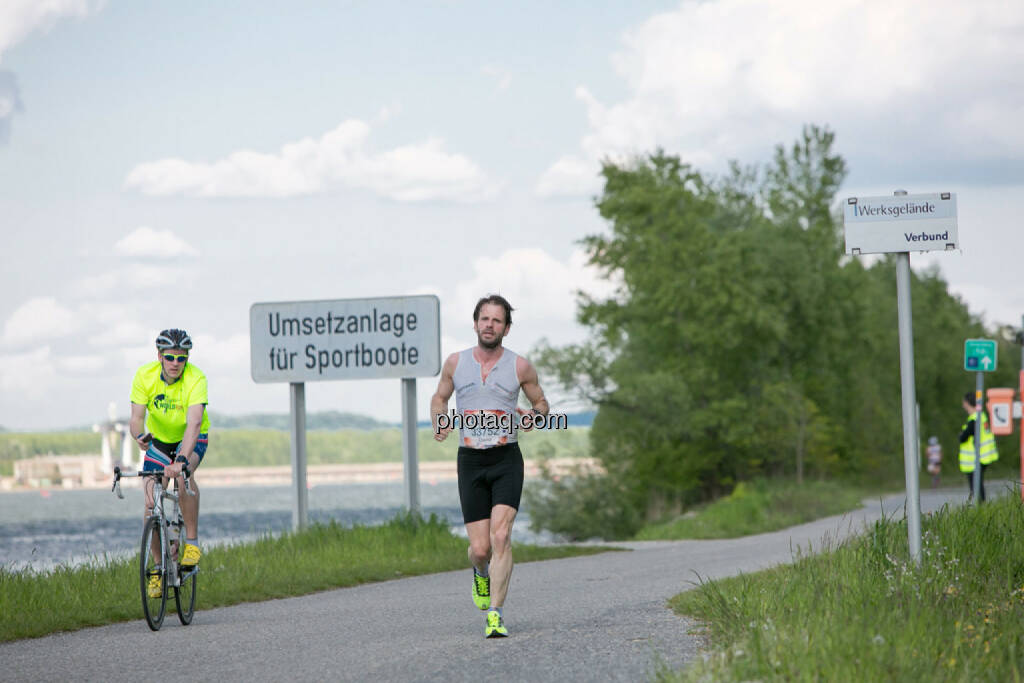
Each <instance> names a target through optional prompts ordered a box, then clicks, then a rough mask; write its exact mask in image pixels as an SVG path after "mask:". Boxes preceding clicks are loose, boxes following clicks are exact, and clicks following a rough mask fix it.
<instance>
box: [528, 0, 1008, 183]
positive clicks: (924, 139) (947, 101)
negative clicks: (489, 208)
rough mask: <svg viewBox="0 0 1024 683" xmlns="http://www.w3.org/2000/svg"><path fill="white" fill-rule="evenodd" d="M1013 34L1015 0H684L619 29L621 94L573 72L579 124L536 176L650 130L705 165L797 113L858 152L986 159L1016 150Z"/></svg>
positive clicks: (629, 150)
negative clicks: (608, 93) (605, 93)
mask: <svg viewBox="0 0 1024 683" xmlns="http://www.w3.org/2000/svg"><path fill="white" fill-rule="evenodd" d="M1021 44H1024V3H1006V2H1000V1H999V0H982V1H980V2H973V3H964V2H959V1H958V0H942V1H937V2H930V3H927V4H921V3H917V2H914V1H913V0H894V1H893V2H887V3H875V2H866V1H863V0H838V1H837V2H830V3H817V2H806V1H796V0H793V1H789V2H772V3H766V2H761V1H760V0H720V1H719V2H713V3H712V2H687V3H684V4H682V5H681V6H680V7H679V8H678V9H677V10H675V11H672V12H666V13H663V14H659V15H656V16H654V17H652V18H651V19H649V20H648V21H646V22H644V23H643V24H641V25H640V26H639V27H637V28H635V29H633V30H630V31H628V32H627V33H626V34H625V36H624V38H623V49H622V50H621V51H620V52H619V53H617V54H616V55H614V56H613V64H614V66H615V68H616V70H617V72H618V73H619V75H620V76H621V77H622V78H623V79H624V80H625V83H626V85H627V87H628V89H629V91H630V95H629V97H628V98H626V99H625V100H623V101H621V102H618V103H614V104H610V105H608V104H603V103H602V102H600V101H598V99H597V98H596V97H594V96H593V95H591V94H590V92H589V91H588V90H587V89H586V88H583V87H580V88H577V91H576V96H577V97H578V98H579V99H580V100H581V101H582V102H583V103H584V105H585V107H586V111H587V117H588V121H589V130H588V132H587V134H586V135H585V136H584V137H583V138H582V140H581V141H580V149H579V152H578V153H576V154H575V155H573V156H572V157H563V158H561V159H560V160H558V161H557V162H555V164H554V165H553V166H552V167H550V168H549V169H548V170H547V171H546V172H545V174H544V176H543V177H542V179H541V181H540V183H539V184H538V186H537V191H538V193H540V194H544V195H552V194H559V193H566V192H571V191H572V190H573V188H574V187H576V186H577V185H576V183H578V186H579V187H580V188H584V189H585V190H586V191H589V188H590V187H591V186H590V185H589V184H587V181H589V180H591V179H592V178H593V176H594V174H596V173H597V171H598V169H599V163H598V162H599V160H600V159H601V158H604V157H611V158H619V157H622V156H630V155H634V154H637V153H646V152H650V151H653V149H654V148H655V147H658V146H661V147H664V148H666V149H668V150H669V151H670V152H672V153H677V154H680V155H681V156H682V157H683V158H684V159H685V160H686V161H689V162H692V163H694V164H696V165H698V166H701V167H703V166H706V165H708V164H713V165H715V166H716V167H718V168H721V167H722V162H723V160H725V159H732V158H737V159H741V160H750V159H751V158H754V159H757V158H764V157H765V156H766V155H767V153H768V152H769V150H770V145H772V144H774V143H776V142H782V141H786V140H790V139H792V138H793V137H795V135H796V133H797V132H798V131H799V128H800V126H801V125H802V124H804V123H808V122H809V123H823V124H828V125H830V127H832V128H833V129H835V130H836V131H837V132H838V133H839V135H840V138H839V141H840V146H841V147H842V146H843V141H844V140H852V141H856V142H855V144H851V145H850V152H851V154H850V156H856V157H858V158H860V159H864V160H866V162H875V163H883V162H884V161H885V160H889V161H890V163H891V160H892V159H894V158H896V159H899V160H901V161H904V159H903V157H904V156H906V154H905V152H903V151H901V150H913V156H911V157H910V158H908V159H906V160H905V161H906V163H908V164H920V168H922V169H923V168H925V167H926V166H928V165H933V164H934V163H935V162H943V161H945V162H946V163H947V164H952V163H953V162H951V161H949V160H950V159H958V161H959V163H962V164H976V165H980V166H986V165H988V166H991V167H997V166H998V164H999V163H1000V161H1001V160H1004V159H1007V158H1018V159H1019V158H1020V156H1021V155H1024V129H1022V128H1021V127H1020V125H1019V121H1020V120H1021V118H1022V116H1024V98H1022V97H1021V96H1020V93H1021V92H1022V88H1024V50H1021V49H1020V45H1021ZM577 191H579V190H577Z"/></svg>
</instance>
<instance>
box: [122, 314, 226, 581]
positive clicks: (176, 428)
mask: <svg viewBox="0 0 1024 683" xmlns="http://www.w3.org/2000/svg"><path fill="white" fill-rule="evenodd" d="M191 350H192V338H191V337H190V336H189V335H188V332H186V331H185V330H178V329H170V330H164V331H163V332H161V333H160V334H159V335H157V338H156V360H155V361H153V362H151V363H146V364H145V365H143V366H142V367H140V368H139V369H138V370H137V371H136V372H135V379H134V380H133V381H132V395H131V401H132V415H131V421H130V423H129V424H130V427H131V433H132V435H133V436H134V437H135V441H136V443H138V444H139V448H141V449H142V450H144V451H146V455H145V458H144V465H143V468H142V469H143V470H145V471H147V472H148V471H155V470H163V471H164V473H165V474H166V475H167V477H168V478H174V477H178V478H179V479H178V483H179V488H180V489H181V490H182V491H184V481H183V479H182V478H181V472H182V470H184V469H186V468H187V469H188V471H189V473H190V478H191V483H192V490H193V491H194V492H195V495H194V496H190V495H188V494H187V493H182V495H181V496H180V499H179V502H180V504H181V516H182V518H183V520H184V522H185V549H184V554H183V555H182V558H181V566H182V567H191V566H194V565H196V564H198V563H199V557H200V555H201V553H200V550H199V486H198V485H197V484H196V479H195V471H196V468H198V467H199V463H201V462H202V461H203V455H205V453H206V445H207V439H208V435H209V432H210V418H209V416H207V414H206V404H207V403H208V399H207V389H206V375H204V374H203V371H202V370H200V369H199V368H197V367H196V366H195V365H192V364H191V363H189V362H188V358H189V353H190V352H191ZM143 425H145V426H143ZM145 486H146V508H145V512H144V514H145V513H148V511H149V510H150V508H152V507H153V480H152V479H148V478H147V479H146V482H145ZM149 596H150V597H151V598H159V597H160V577H159V576H152V577H150V582H149Z"/></svg>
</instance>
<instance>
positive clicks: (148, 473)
mask: <svg viewBox="0 0 1024 683" xmlns="http://www.w3.org/2000/svg"><path fill="white" fill-rule="evenodd" d="M190 474H191V473H190V472H189V469H188V465H187V464H186V465H185V467H183V468H182V470H181V476H182V478H183V479H184V480H185V493H187V494H188V495H190V496H194V495H196V493H195V491H193V490H192V485H191V479H190ZM162 476H164V471H163V470H137V471H135V472H122V471H121V467H120V466H115V467H114V485H113V486H111V487H110V490H111V492H112V493H116V494H117V497H118V498H121V499H122V500H123V499H124V494H122V493H121V477H162Z"/></svg>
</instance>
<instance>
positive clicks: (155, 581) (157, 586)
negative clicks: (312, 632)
mask: <svg viewBox="0 0 1024 683" xmlns="http://www.w3.org/2000/svg"><path fill="white" fill-rule="evenodd" d="M163 588H164V587H163V582H162V581H161V580H160V575H159V574H150V575H149V584H148V585H147V586H146V592H147V593H148V594H149V597H151V598H159V597H160V596H161V595H163Z"/></svg>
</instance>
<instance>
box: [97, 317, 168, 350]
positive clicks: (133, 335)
mask: <svg viewBox="0 0 1024 683" xmlns="http://www.w3.org/2000/svg"><path fill="white" fill-rule="evenodd" d="M148 337H153V338H154V339H155V338H156V335H155V334H151V333H150V331H149V329H148V328H146V327H145V326H143V325H140V324H139V323H136V322H131V321H126V320H121V321H118V322H115V323H113V324H112V325H105V326H103V327H102V329H101V330H100V331H99V332H98V333H96V334H94V335H92V336H90V337H89V343H90V344H92V345H93V346H99V347H110V346H113V347H123V346H131V345H132V344H137V343H138V342H139V340H140V339H146V338H148Z"/></svg>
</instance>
